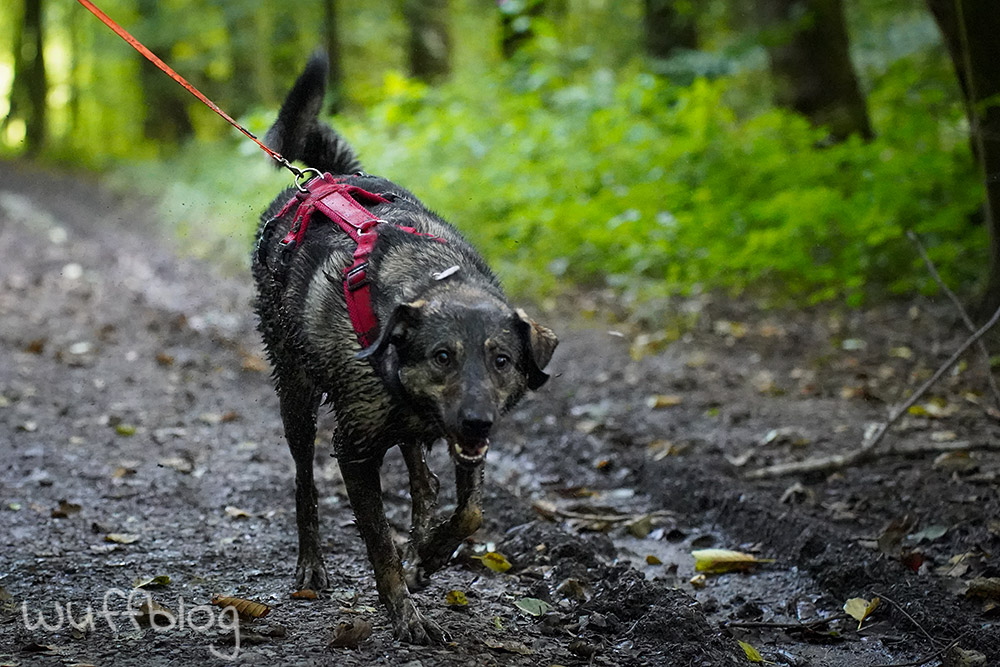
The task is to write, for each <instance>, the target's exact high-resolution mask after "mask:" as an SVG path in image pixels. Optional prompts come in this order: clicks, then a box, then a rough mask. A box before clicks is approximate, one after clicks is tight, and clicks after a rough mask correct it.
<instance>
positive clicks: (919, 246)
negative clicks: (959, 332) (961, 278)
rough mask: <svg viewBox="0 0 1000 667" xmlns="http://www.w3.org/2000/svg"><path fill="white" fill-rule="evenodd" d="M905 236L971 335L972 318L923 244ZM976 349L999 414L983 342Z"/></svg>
mask: <svg viewBox="0 0 1000 667" xmlns="http://www.w3.org/2000/svg"><path fill="white" fill-rule="evenodd" d="M906 236H907V237H908V238H909V239H910V241H912V242H913V245H915V246H916V248H917V252H919V253H920V258H921V259H923V260H924V264H925V265H926V266H927V270H928V271H929V272H930V274H931V277H932V278H934V282H936V283H937V284H938V287H940V288H941V291H943V292H944V293H945V295H946V296H947V297H948V299H949V300H950V301H951V303H952V304H953V305H954V306H955V310H957V311H958V314H959V316H960V317H961V318H962V321H963V322H965V326H966V328H968V330H969V331H970V332H971V333H975V331H976V325H975V324H973V323H972V318H971V317H969V314H968V313H967V312H966V311H965V308H963V307H962V302H961V301H959V300H958V297H957V296H955V293H954V292H952V291H951V290H950V289H948V286H947V285H945V284H944V280H942V278H941V274H940V273H938V270H937V267H935V266H934V262H932V261H931V258H930V256H929V255H928V254H927V249H926V248H924V244H923V243H921V241H920V237H919V236H917V234H916V233H915V232H914V231H913V230H907V232H906ZM976 348H977V349H978V350H979V356H981V357H982V359H983V365H984V368H985V369H986V380H987V383H988V384H989V387H990V392H991V393H992V394H993V402H994V404H995V405H996V408H997V411H998V413H1000V388H998V387H997V381H996V378H994V377H993V370H992V369H991V368H990V353H989V350H987V349H986V345H985V344H984V343H983V341H981V340H979V341H976Z"/></svg>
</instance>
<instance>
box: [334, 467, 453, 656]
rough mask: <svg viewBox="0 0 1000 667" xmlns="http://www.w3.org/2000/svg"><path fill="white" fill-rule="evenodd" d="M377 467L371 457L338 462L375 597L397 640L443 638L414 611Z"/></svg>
mask: <svg viewBox="0 0 1000 667" xmlns="http://www.w3.org/2000/svg"><path fill="white" fill-rule="evenodd" d="M379 467H380V462H378V461H372V460H369V461H360V462H350V463H348V462H343V461H342V462H341V463H340V471H341V474H342V475H343V477H344V485H345V486H346V487H347V496H348V498H350V500H351V507H352V508H353V509H354V517H355V518H356V519H357V522H358V528H359V529H360V530H361V537H362V538H364V541H365V546H366V547H367V548H368V560H369V561H371V564H372V567H373V568H374V570H375V585H376V587H377V588H378V595H379V599H380V600H381V601H382V604H384V605H385V606H386V609H387V610H388V612H389V618H390V620H391V621H392V625H393V631H394V634H395V636H396V638H397V639H399V640H401V641H405V642H409V643H411V644H427V643H430V642H432V641H436V642H440V641H444V639H445V634H444V632H443V631H442V630H441V628H440V627H439V626H438V625H437V624H436V623H434V622H433V621H431V620H429V619H426V618H424V617H423V616H422V615H421V614H420V612H418V611H417V608H416V607H415V606H413V601H412V600H411V599H410V593H409V591H407V589H406V581H405V579H404V576H403V564H402V561H400V559H399V554H398V553H396V547H395V546H394V545H393V543H392V533H391V532H390V528H389V522H388V521H387V520H386V518H385V510H384V508H383V506H382V481H381V478H380V475H379Z"/></svg>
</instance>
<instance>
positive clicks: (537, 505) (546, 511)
mask: <svg viewBox="0 0 1000 667" xmlns="http://www.w3.org/2000/svg"><path fill="white" fill-rule="evenodd" d="M531 507H532V509H534V510H535V511H536V512H538V513H539V514H540V515H542V517H544V518H546V519H549V520H550V521H551V520H552V519H554V518H560V519H573V520H577V521H588V522H592V523H627V522H630V521H637V520H638V519H641V518H643V517H650V518H666V517H672V516H676V515H675V514H674V513H673V512H670V511H667V510H654V511H652V512H634V513H631V514H626V513H621V514H617V513H614V514H613V513H610V512H608V513H597V512H578V511H576V510H568V509H563V508H561V507H557V506H556V505H555V503H552V502H549V501H547V500H536V501H535V502H533V503H532V504H531Z"/></svg>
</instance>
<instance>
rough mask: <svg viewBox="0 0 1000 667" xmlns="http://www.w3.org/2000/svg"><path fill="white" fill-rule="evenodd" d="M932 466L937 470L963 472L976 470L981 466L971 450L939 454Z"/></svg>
mask: <svg viewBox="0 0 1000 667" xmlns="http://www.w3.org/2000/svg"><path fill="white" fill-rule="evenodd" d="M932 466H933V467H934V469H935V470H944V471H946V472H956V473H962V472H974V471H975V470H977V469H978V468H979V463H978V462H977V461H976V460H975V459H973V458H972V456H971V455H970V454H969V452H965V451H961V450H958V451H954V452H944V453H943V454H939V455H938V456H937V457H936V458H935V459H934V463H933V464H932Z"/></svg>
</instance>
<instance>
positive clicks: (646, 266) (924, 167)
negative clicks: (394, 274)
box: [340, 61, 986, 303]
mask: <svg viewBox="0 0 1000 667" xmlns="http://www.w3.org/2000/svg"><path fill="white" fill-rule="evenodd" d="M919 76H920V73H919V72H918V71H916V70H915V69H913V68H908V67H907V66H906V63H905V61H902V62H901V63H900V64H899V66H898V67H897V68H896V69H895V70H894V71H893V72H892V73H891V75H887V76H886V77H884V80H883V81H882V82H881V84H880V85H879V86H878V87H877V89H876V90H875V91H874V92H873V94H872V97H871V106H872V109H873V112H874V114H873V115H874V116H875V118H876V122H877V125H878V126H879V127H878V129H879V131H880V136H879V138H878V139H877V140H875V141H874V142H871V143H869V144H865V143H863V142H861V141H859V140H854V141H849V142H846V143H843V144H839V145H834V146H830V147H821V146H820V143H821V141H822V139H823V136H824V133H823V132H822V131H817V130H816V129H813V128H811V127H810V126H809V125H808V124H807V123H806V122H805V121H804V120H803V119H801V118H799V117H797V116H794V115H792V114H789V113H786V112H782V111H778V110H770V111H767V112H764V113H760V114H757V115H754V116H752V117H749V118H745V119H744V118H741V117H739V114H738V113H737V112H736V110H734V109H732V108H729V107H728V106H727V104H726V103H725V96H726V92H727V88H728V87H731V86H732V82H731V81H727V80H718V81H715V82H708V81H706V80H704V79H699V80H697V81H695V83H694V84H693V85H692V86H690V87H686V88H673V87H671V86H670V85H669V84H668V83H667V82H665V81H663V80H659V79H657V78H654V77H652V76H650V75H648V74H643V73H632V74H626V75H623V76H620V77H615V76H614V75H613V74H612V73H611V72H610V71H607V70H598V71H596V72H593V73H592V74H591V75H589V76H588V77H586V78H582V79H579V80H574V81H568V80H565V79H563V78H561V77H560V76H559V75H558V73H554V72H553V71H546V70H545V68H535V69H534V70H532V71H531V72H530V73H528V74H525V73H523V72H521V73H519V74H517V75H515V78H516V81H517V82H518V83H519V85H520V89H518V90H516V91H512V90H511V85H510V82H509V81H507V80H505V79H504V78H503V77H492V78H487V79H484V80H480V81H478V82H476V85H474V86H473V85H472V84H471V82H467V84H466V85H464V86H463V85H460V84H458V85H454V86H451V87H447V88H442V89H425V88H422V87H418V86H413V85H409V84H406V85H404V83H403V82H401V80H398V79H390V81H389V85H387V87H386V91H385V92H386V100H385V101H384V102H383V103H382V104H381V105H379V106H378V107H376V108H375V109H374V110H373V111H372V113H371V114H369V115H367V116H366V117H365V118H364V119H360V120H359V119H351V120H349V121H348V122H341V124H340V127H341V129H342V130H343V131H344V132H345V134H347V135H348V136H349V137H350V139H351V140H352V141H353V142H354V143H355V145H357V146H358V147H359V150H360V152H361V155H362V156H363V160H364V161H365V163H366V164H367V165H368V166H369V168H370V169H371V170H372V171H376V172H379V173H385V174H388V175H391V176H392V177H394V178H395V179H396V180H399V181H401V182H402V183H404V184H405V185H409V186H410V187H413V188H415V189H417V190H418V191H419V192H420V193H421V195H422V196H423V197H424V198H425V200H426V201H427V202H428V204H430V205H431V206H432V207H435V208H436V209H438V210H440V211H442V212H443V213H445V214H446V215H447V216H448V217H449V218H450V219H452V220H454V221H455V222H456V224H458V225H459V226H460V227H461V228H463V229H464V231H465V232H466V233H467V234H468V235H469V236H470V237H471V238H472V239H473V240H474V241H475V242H476V243H477V244H478V245H479V246H480V247H481V248H482V249H483V250H484V251H485V252H486V254H487V255H489V256H490V257H491V258H492V259H493V261H495V262H497V263H498V264H499V265H500V266H502V267H503V273H504V275H505V277H506V279H507V281H508V282H509V283H511V284H513V285H514V286H515V287H525V288H526V287H531V288H533V289H538V287H539V285H547V286H552V285H553V284H554V283H555V281H556V280H557V279H564V278H565V279H569V280H572V281H574V282H584V283H590V284H595V285H610V286H612V287H616V288H620V289H622V290H628V291H635V292H639V293H641V294H644V295H660V294H667V293H675V292H685V291H689V290H691V289H692V288H695V287H700V288H705V289H719V288H721V289H725V290H728V291H731V292H734V293H736V292H741V291H744V290H747V289H752V291H755V292H759V293H768V294H772V295H780V296H785V297H792V298H805V299H807V300H809V301H819V300H826V299H833V298H846V299H847V300H848V301H850V302H854V303H856V302H858V301H860V300H861V299H862V298H863V297H865V296H866V295H872V294H879V293H884V292H885V291H889V292H905V291H912V290H914V289H918V288H921V287H923V286H925V284H926V279H925V274H924V272H923V269H922V268H921V267H920V265H919V263H917V262H916V261H915V255H914V252H913V249H912V247H910V245H909V243H908V242H907V240H906V239H905V236H904V232H905V230H906V229H914V230H916V231H917V232H919V233H921V234H923V235H925V236H926V238H927V242H928V244H929V245H930V246H931V247H932V248H933V250H934V257H935V259H936V260H937V261H939V262H940V264H941V268H942V270H943V271H944V272H945V276H946V279H948V280H950V281H951V282H952V284H968V283H969V281H971V280H973V279H974V278H975V277H976V275H978V273H979V270H980V267H982V266H984V265H985V257H986V252H985V248H986V242H985V235H984V233H983V231H982V230H981V229H980V228H977V227H974V226H971V225H970V224H968V223H966V222H965V220H966V218H967V216H968V215H969V214H970V213H971V212H973V211H974V210H975V209H976V207H977V205H978V202H979V200H980V197H981V191H980V187H979V185H978V184H977V183H976V179H975V176H974V172H973V167H972V160H971V157H970V155H969V152H968V148H967V142H966V139H965V131H964V128H963V127H962V126H961V119H962V116H961V111H960V109H957V108H953V107H948V108H946V109H944V110H943V111H942V115H943V116H944V120H943V121H942V120H940V119H941V117H942V116H940V115H938V116H935V115H932V114H929V113H927V112H924V113H912V112H911V109H929V108H934V107H941V106H943V105H942V104H941V100H940V93H939V92H938V91H937V89H936V88H934V87H933V86H925V87H924V88H921V81H920V80H919ZM969 248H972V249H973V250H972V252H971V253H969V252H968V251H967V249H969ZM960 256H961V258H962V261H958V258H959V257H960Z"/></svg>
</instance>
